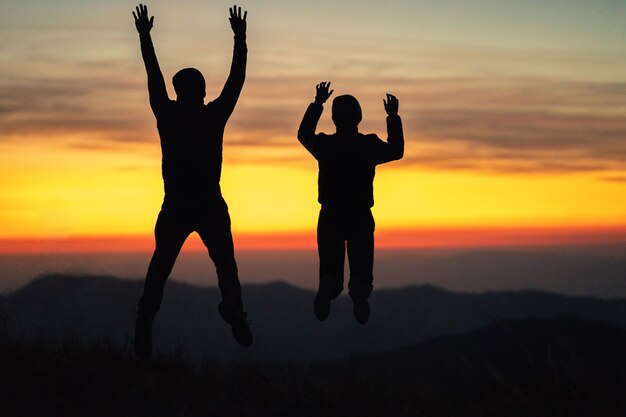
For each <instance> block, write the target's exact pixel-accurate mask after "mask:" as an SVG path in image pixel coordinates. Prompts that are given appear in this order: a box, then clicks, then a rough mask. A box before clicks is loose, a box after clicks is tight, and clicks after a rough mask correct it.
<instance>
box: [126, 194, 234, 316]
mask: <svg viewBox="0 0 626 417" xmlns="http://www.w3.org/2000/svg"><path fill="white" fill-rule="evenodd" d="M194 231H195V232H197V233H198V234H199V235H200V238H201V239H202V242H203V243H204V245H205V246H206V247H207V249H208V251H209V256H210V257H211V259H212V260H213V263H214V264H215V267H216V270H217V281H218V285H219V288H220V291H221V293H222V301H224V302H227V303H229V304H231V305H232V306H233V308H235V310H236V311H238V312H240V313H241V312H242V311H243V306H242V303H241V285H240V284H239V277H238V276H237V263H236V262H235V253H234V248H233V238H232V235H231V232H230V216H229V215H228V206H227V205H226V202H225V201H224V199H223V198H222V197H221V196H220V197H219V198H215V199H213V200H211V201H208V202H206V201H203V202H196V201H192V202H185V201H168V199H167V198H166V200H165V202H164V203H163V206H162V207H161V212H160V213H159V217H158V218H157V222H156V226H155V227H154V237H155V241H156V247H155V250H154V254H153V255H152V260H151V261H150V266H149V267H148V273H147V275H146V282H145V285H144V289H143V296H142V297H141V299H140V300H139V308H138V315H139V316H143V317H149V318H150V319H152V320H154V316H155V315H156V312H157V311H158V310H159V307H160V306H161V300H162V299H163V289H164V287H165V282H166V281H167V278H168V276H169V275H170V272H171V271H172V268H173V267H174V262H175V261H176V257H177V256H178V253H179V252H180V249H181V248H182V246H183V243H185V240H186V239H187V236H189V235H190V234H191V233H192V232H194Z"/></svg>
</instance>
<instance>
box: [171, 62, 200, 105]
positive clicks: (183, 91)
mask: <svg viewBox="0 0 626 417" xmlns="http://www.w3.org/2000/svg"><path fill="white" fill-rule="evenodd" d="M172 83H173V84H174V90H176V96H177V100H178V101H185V102H197V101H201V102H204V96H205V95H206V83H205V82H204V77H203V76H202V73H201V72H200V71H198V70H197V69H195V68H184V69H181V70H180V71H178V72H177V73H176V75H174V78H172Z"/></svg>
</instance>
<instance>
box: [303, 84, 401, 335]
mask: <svg viewBox="0 0 626 417" xmlns="http://www.w3.org/2000/svg"><path fill="white" fill-rule="evenodd" d="M329 88H330V82H322V83H320V84H318V85H317V87H316V95H315V101H314V102H313V103H311V104H310V105H309V107H308V109H307V110H306V113H305V114H304V117H303V118H302V123H300V128H299V129H298V140H299V141H300V143H302V145H304V147H305V148H306V149H307V150H308V151H309V152H310V153H311V154H312V155H313V156H314V157H315V159H317V161H318V164H319V177H318V187H319V188H318V201H319V203H320V204H321V205H322V209H321V210H320V215H319V219H318V223H317V249H318V254H319V258H320V282H319V289H318V292H317V295H316V296H315V301H314V302H313V310H314V312H315V316H316V317H317V318H318V320H320V321H323V320H326V317H328V313H329V312H330V302H331V300H334V299H335V298H337V297H338V296H339V294H341V291H343V264H344V257H345V252H346V248H347V251H348V262H349V265H350V282H349V283H348V294H349V295H350V298H352V302H353V312H354V317H355V318H356V320H357V321H358V322H359V323H361V324H365V323H367V320H368V319H369V315H370V306H369V302H368V301H367V299H368V297H369V296H370V294H371V293H372V282H373V279H374V276H373V275H372V268H373V266H374V217H373V216H372V211H371V207H372V206H373V205H374V193H373V183H374V175H375V169H376V165H378V164H384V163H385V162H389V161H394V160H397V159H401V158H402V156H403V154H404V137H403V134H402V121H401V120H400V116H398V99H396V98H395V97H394V96H393V95H391V94H387V100H385V99H383V104H384V107H385V111H386V112H387V115H388V116H387V134H388V139H387V142H384V141H382V140H381V139H380V138H378V136H376V135H375V134H369V135H364V134H362V133H360V132H359V130H358V125H359V123H360V122H361V106H360V105H359V102H358V101H357V99H356V98H354V97H353V96H350V95H343V96H339V97H336V98H335V99H334V100H333V108H332V119H333V122H334V123H335V127H336V132H335V133H334V134H332V135H327V134H325V133H318V134H316V133H315V129H316V127H317V122H318V121H319V118H320V116H321V115H322V111H323V110H324V108H323V106H322V105H323V104H324V102H326V100H328V98H329V97H330V95H331V94H332V93H333V91H334V90H331V91H328V89H329Z"/></svg>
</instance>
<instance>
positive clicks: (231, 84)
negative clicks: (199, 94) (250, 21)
mask: <svg viewBox="0 0 626 417" xmlns="http://www.w3.org/2000/svg"><path fill="white" fill-rule="evenodd" d="M228 10H229V12H230V17H229V18H228V20H229V21H230V27H231V28H232V30H233V33H234V34H235V46H234V48H233V62H232V64H231V66H230V74H229V75H228V79H227V80H226V84H224V88H223V89H222V93H221V94H220V95H219V97H218V98H216V99H215V100H214V103H216V104H219V105H220V106H221V107H222V109H223V111H224V113H225V116H226V118H228V117H230V114H231V113H232V112H233V110H234V109H235V104H237V99H238V98H239V94H240V93H241V89H242V88H243V83H244V81H245V80H246V63H247V60H248V58H247V55H248V47H247V45H246V28H247V23H246V17H247V16H248V12H247V11H244V13H243V17H242V16H241V7H237V6H233V7H231V8H229V9H228Z"/></svg>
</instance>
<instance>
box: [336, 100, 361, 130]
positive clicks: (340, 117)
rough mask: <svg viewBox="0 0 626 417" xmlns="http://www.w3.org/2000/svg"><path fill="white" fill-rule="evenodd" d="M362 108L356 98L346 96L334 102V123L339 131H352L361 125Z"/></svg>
mask: <svg viewBox="0 0 626 417" xmlns="http://www.w3.org/2000/svg"><path fill="white" fill-rule="evenodd" d="M362 117H363V115H362V113H361V106H360V105H359V102H358V101H357V99H356V98H354V96H351V95H349V94H345V95H343V96H337V97H335V99H334V100H333V122H334V123H335V126H336V127H337V128H338V129H346V128H348V129H352V128H355V127H357V126H358V125H359V123H360V122H361V118H362Z"/></svg>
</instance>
